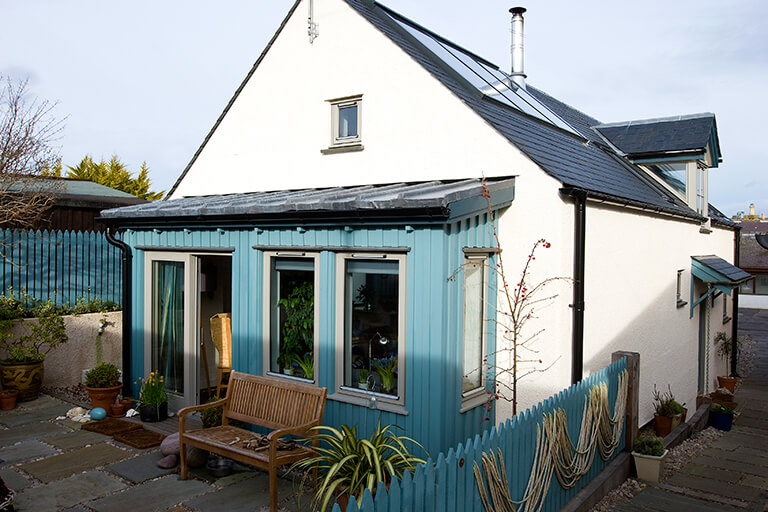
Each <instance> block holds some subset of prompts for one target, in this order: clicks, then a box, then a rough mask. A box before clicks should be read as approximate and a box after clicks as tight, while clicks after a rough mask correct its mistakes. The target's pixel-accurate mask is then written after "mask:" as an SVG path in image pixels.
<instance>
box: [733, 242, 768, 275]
mask: <svg viewBox="0 0 768 512" xmlns="http://www.w3.org/2000/svg"><path fill="white" fill-rule="evenodd" d="M739 266H740V267H742V268H748V269H766V270H768V249H766V248H765V247H762V246H761V245H760V244H759V243H758V242H757V240H756V239H755V233H749V234H742V237H741V248H740V250H739Z"/></svg>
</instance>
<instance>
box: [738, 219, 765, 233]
mask: <svg viewBox="0 0 768 512" xmlns="http://www.w3.org/2000/svg"><path fill="white" fill-rule="evenodd" d="M737 224H738V226H739V227H740V228H741V234H742V235H745V234H747V233H768V220H741V221H739V222H738V223H737Z"/></svg>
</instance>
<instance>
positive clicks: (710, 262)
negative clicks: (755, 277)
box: [693, 256, 752, 283]
mask: <svg viewBox="0 0 768 512" xmlns="http://www.w3.org/2000/svg"><path fill="white" fill-rule="evenodd" d="M693 259H694V260H696V261H698V262H699V263H701V264H702V265H704V266H706V267H707V268H709V269H710V270H713V271H714V272H716V273H717V274H718V275H719V276H720V277H721V279H718V280H708V282H732V283H737V282H739V281H746V280H747V279H749V278H750V277H752V276H751V275H750V274H749V273H748V272H744V271H743V270H741V269H740V268H739V267H736V266H734V265H731V264H730V263H728V262H727V261H725V260H724V259H723V258H719V257H717V256H693Z"/></svg>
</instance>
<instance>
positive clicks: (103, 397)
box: [85, 384, 123, 411]
mask: <svg viewBox="0 0 768 512" xmlns="http://www.w3.org/2000/svg"><path fill="white" fill-rule="evenodd" d="M85 389H87V390H88V395H89V396H90V397H91V405H92V406H93V407H94V408H96V407H101V408H102V409H104V410H105V411H109V408H110V407H112V404H114V403H115V400H117V395H118V394H119V393H120V390H121V389H123V385H122V384H118V385H117V386H112V387H111V388H89V387H88V386H85Z"/></svg>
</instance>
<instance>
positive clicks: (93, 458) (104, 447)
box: [19, 443, 126, 503]
mask: <svg viewBox="0 0 768 512" xmlns="http://www.w3.org/2000/svg"><path fill="white" fill-rule="evenodd" d="M125 457H126V452H125V451H123V450H121V449H120V448H117V447H115V446H112V445H110V444H107V443H99V444H95V445H92V446H87V447H85V448H78V449H76V450H72V451H69V452H64V453H61V454H59V455H54V456H52V457H48V458H45V459H43V460H39V461H35V462H30V463H28V464H22V465H21V466H19V468H20V469H22V470H23V471H25V472H27V473H29V474H30V475H32V476H33V477H35V478H36V479H38V480H40V481H42V482H51V481H53V480H58V479H59V478H65V477H68V476H70V475H73V474H75V473H81V472H83V471H88V470H90V469H93V468H96V467H100V466H104V465H106V464H109V463H111V462H116V461H118V460H121V459H123V458H125ZM75 503H77V502H75Z"/></svg>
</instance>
